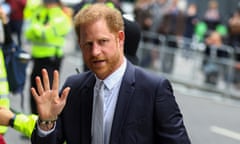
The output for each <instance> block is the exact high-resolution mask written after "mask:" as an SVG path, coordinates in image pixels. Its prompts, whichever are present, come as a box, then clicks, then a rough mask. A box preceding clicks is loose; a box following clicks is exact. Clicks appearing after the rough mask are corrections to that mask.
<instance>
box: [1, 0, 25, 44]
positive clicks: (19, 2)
mask: <svg viewBox="0 0 240 144" xmlns="http://www.w3.org/2000/svg"><path fill="white" fill-rule="evenodd" d="M6 2H7V3H8V4H9V5H10V8H11V13H10V23H9V24H10V27H11V32H12V33H13V34H16V36H17V44H18V45H19V46H20V47H21V46H22V27H23V21H24V16H23V10H24V8H25V6H26V3H27V0H6Z"/></svg>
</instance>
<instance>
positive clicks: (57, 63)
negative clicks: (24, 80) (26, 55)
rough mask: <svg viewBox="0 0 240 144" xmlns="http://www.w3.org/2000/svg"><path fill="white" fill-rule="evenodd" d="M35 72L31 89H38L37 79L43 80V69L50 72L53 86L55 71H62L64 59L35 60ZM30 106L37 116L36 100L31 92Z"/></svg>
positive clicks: (33, 71)
mask: <svg viewBox="0 0 240 144" xmlns="http://www.w3.org/2000/svg"><path fill="white" fill-rule="evenodd" d="M33 62H34V64H33V70H32V74H31V85H30V86H31V87H34V88H36V83H35V78H36V76H40V78H41V79H42V73H41V71H42V69H43V68H45V69H47V71H48V76H49V81H50V86H52V81H53V71H54V70H58V71H59V70H60V67H61V62H62V58H40V59H34V61H33ZM30 97H31V98H30V104H31V112H32V113H34V114H37V107H36V103H35V100H34V98H33V96H32V93H31V92H30Z"/></svg>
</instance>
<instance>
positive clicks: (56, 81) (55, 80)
mask: <svg viewBox="0 0 240 144" xmlns="http://www.w3.org/2000/svg"><path fill="white" fill-rule="evenodd" d="M58 87H59V73H58V71H57V70H54V72H53V86H52V89H53V90H58Z"/></svg>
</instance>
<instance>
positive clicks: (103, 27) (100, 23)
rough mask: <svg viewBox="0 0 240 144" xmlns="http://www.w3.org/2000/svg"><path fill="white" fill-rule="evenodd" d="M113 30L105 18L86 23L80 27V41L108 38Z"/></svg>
mask: <svg viewBox="0 0 240 144" xmlns="http://www.w3.org/2000/svg"><path fill="white" fill-rule="evenodd" d="M111 34H112V33H111V31H110V29H109V28H108V26H107V23H106V21H105V20H103V19H102V20H97V21H95V22H93V23H91V24H86V25H84V26H82V27H81V29H80V41H85V40H92V39H99V38H104V37H105V38H106V37H109V35H111Z"/></svg>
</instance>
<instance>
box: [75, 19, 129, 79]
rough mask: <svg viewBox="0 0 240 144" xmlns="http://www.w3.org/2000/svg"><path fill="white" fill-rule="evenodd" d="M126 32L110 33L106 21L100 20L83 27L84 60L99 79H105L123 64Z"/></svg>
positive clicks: (81, 39) (81, 38)
mask: <svg viewBox="0 0 240 144" xmlns="http://www.w3.org/2000/svg"><path fill="white" fill-rule="evenodd" d="M124 37H125V36H124V32H123V31H119V32H118V33H117V34H113V33H111V32H110V30H109V28H108V27H107V24H106V22H105V20H103V19H100V20H98V21H96V22H94V23H92V24H88V25H85V26H83V27H81V31H80V39H79V44H80V47H81V50H82V54H83V58H84V61H85V63H86V65H87V66H88V68H89V69H90V70H92V71H93V72H94V73H95V74H96V75H97V77H98V78H100V79H105V78H106V77H107V76H109V75H110V74H111V73H113V72H114V71H115V70H116V69H117V68H118V67H119V66H120V65H121V64H122V62H123V58H124V55H123V43H124Z"/></svg>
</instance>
